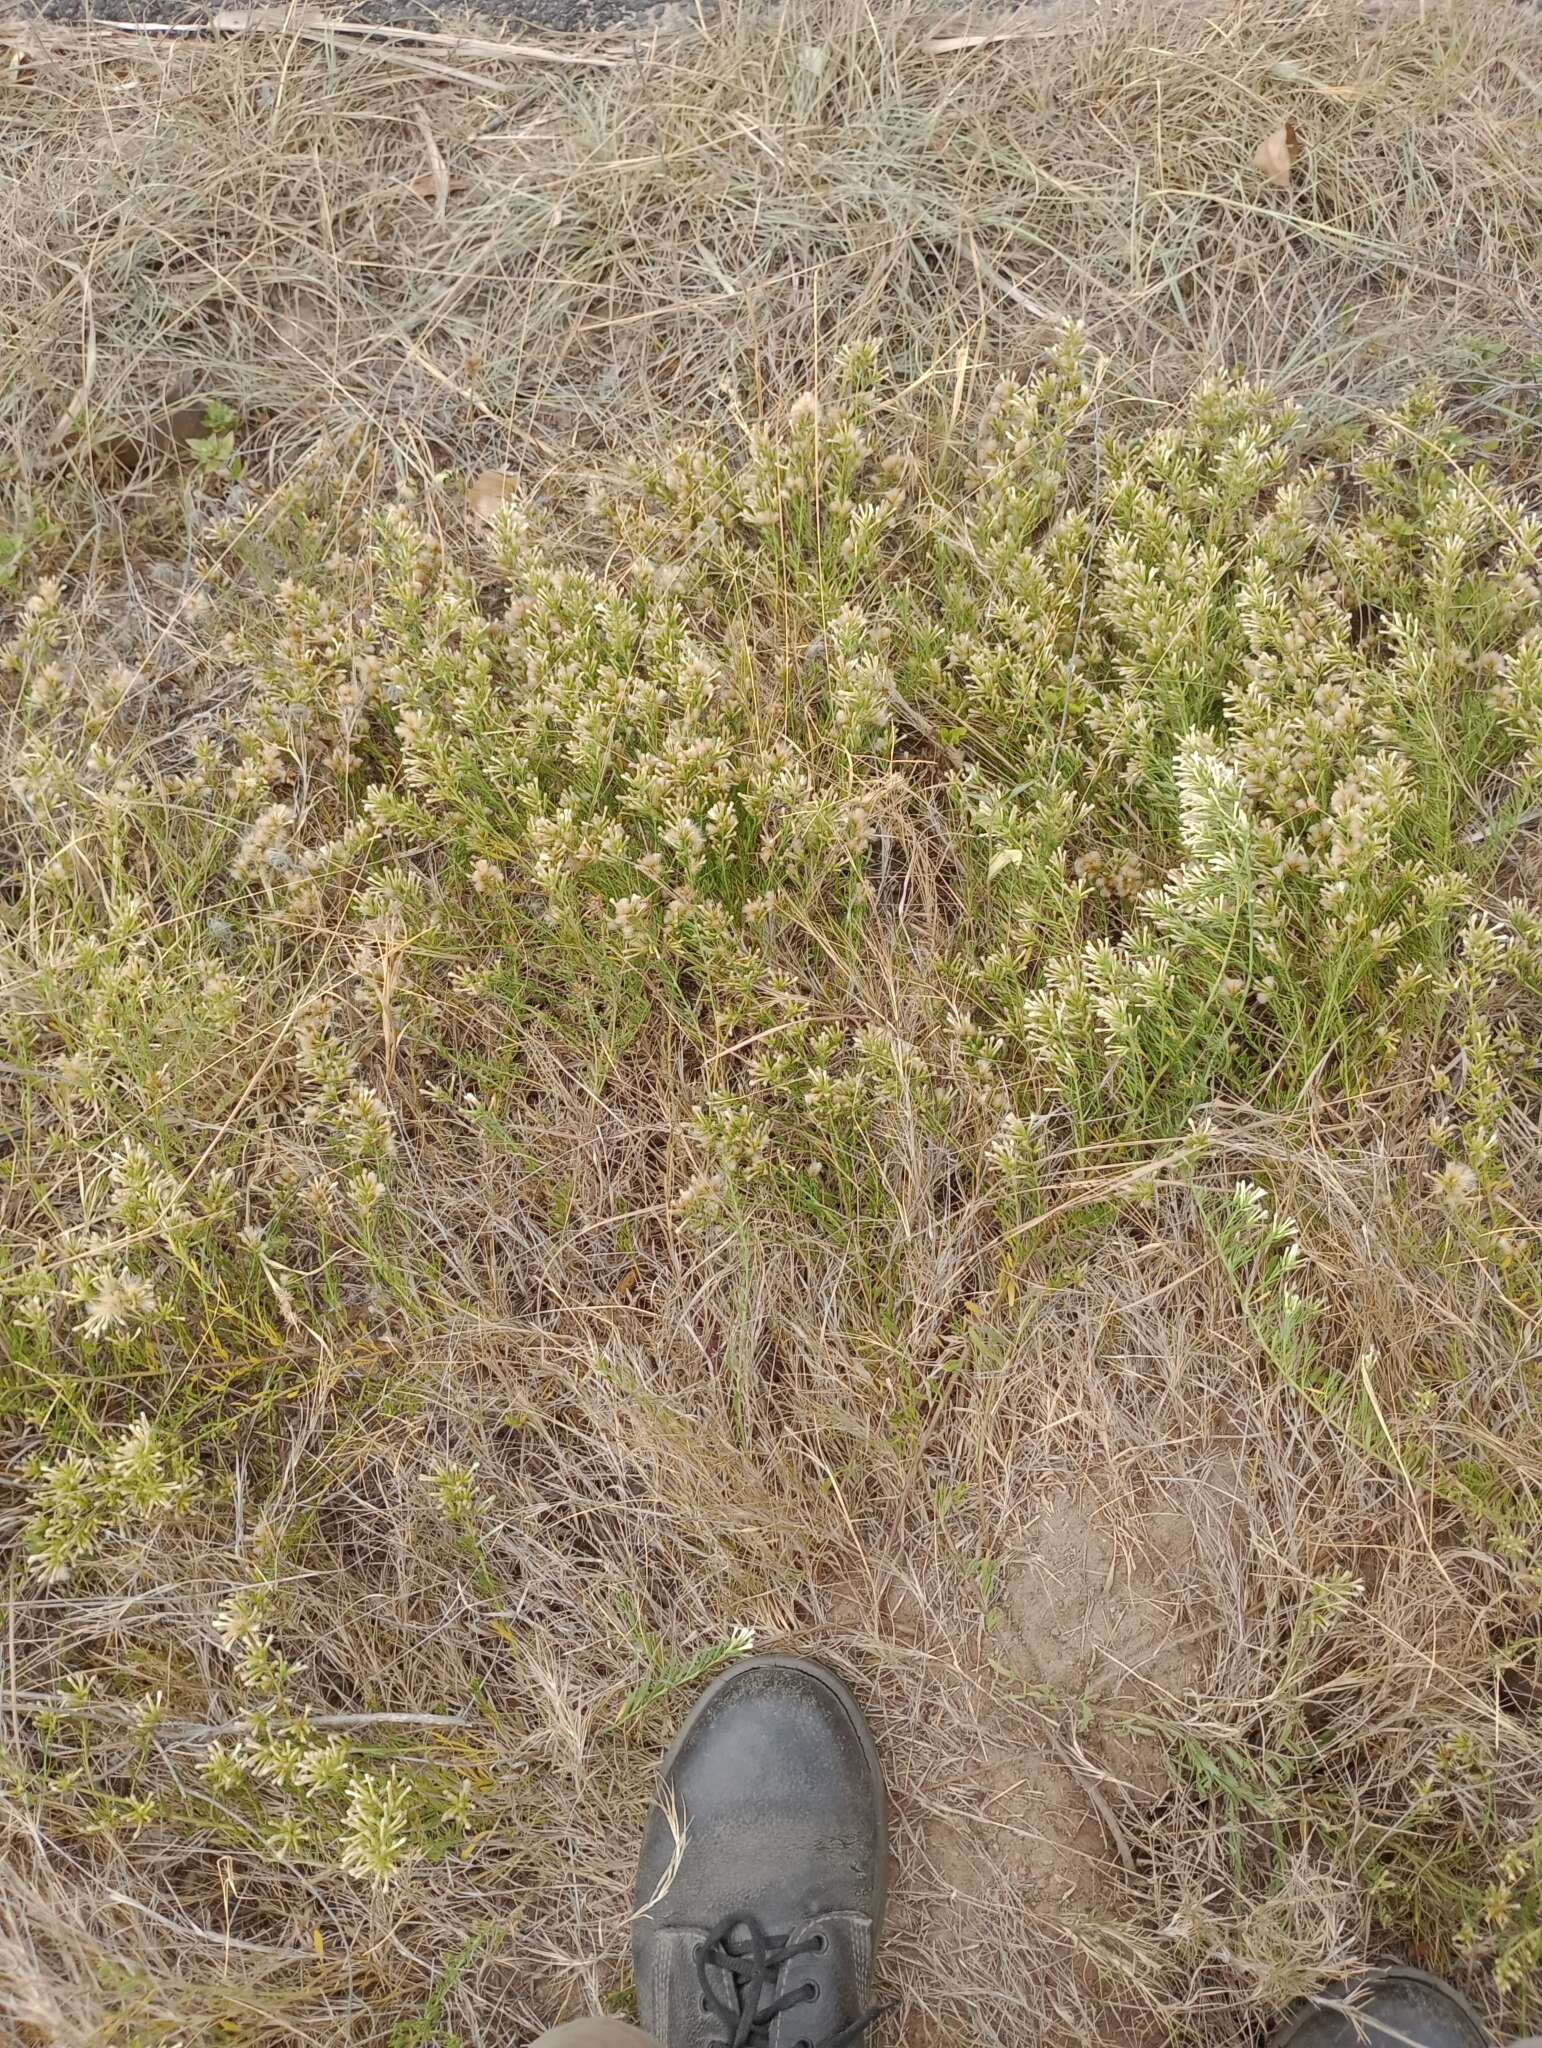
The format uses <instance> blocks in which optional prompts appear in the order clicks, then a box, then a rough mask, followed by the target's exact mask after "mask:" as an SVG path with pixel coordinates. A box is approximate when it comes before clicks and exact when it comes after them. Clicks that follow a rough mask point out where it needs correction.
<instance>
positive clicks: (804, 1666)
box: [658, 1657, 889, 1948]
mask: <svg viewBox="0 0 1542 2048" xmlns="http://www.w3.org/2000/svg"><path fill="white" fill-rule="evenodd" d="M747 1671H797V1672H800V1673H801V1674H802V1675H803V1677H805V1678H812V1679H816V1680H817V1681H818V1683H819V1684H820V1685H822V1686H823V1687H824V1688H825V1690H826V1691H827V1692H831V1693H833V1694H834V1695H835V1697H836V1699H837V1700H838V1701H839V1702H840V1706H841V1710H842V1712H843V1713H844V1714H845V1716H846V1718H847V1720H848V1721H849V1722H850V1723H851V1725H852V1727H853V1728H854V1729H855V1730H856V1733H857V1740H858V1741H859V1742H860V1743H861V1745H862V1754H863V1756H864V1757H865V1758H866V1759H867V1772H868V1782H869V1784H870V1785H871V1787H872V1791H873V1797H874V1800H875V1802H876V1805H877V1810H878V1834H879V1838H880V1840H881V1841H882V1843H883V1862H882V1865H881V1866H880V1868H879V1872H878V1897H877V1901H876V1903H875V1905H874V1909H873V1946H874V1948H876V1947H877V1946H878V1937H879V1935H880V1934H881V1933H882V1931H883V1915H884V1908H885V1906H886V1905H887V1904H888V1899H889V1794H888V1789H887V1787H886V1786H885V1784H884V1781H883V1765H882V1764H881V1763H880V1762H879V1760H878V1748H877V1745H876V1744H875V1743H874V1741H873V1731H872V1730H871V1729H870V1728H869V1727H868V1725H867V1716H866V1715H865V1714H864V1713H863V1711H862V1709H861V1708H860V1707H859V1706H858V1705H857V1702H856V1700H855V1698H854V1697H853V1696H852V1692H851V1689H850V1687H849V1686H847V1685H846V1684H845V1683H844V1681H843V1680H841V1679H839V1678H837V1677H836V1675H835V1673H834V1672H833V1671H832V1670H831V1669H830V1668H829V1666H828V1665H827V1664H816V1663H815V1662H814V1660H813V1658H812V1657H741V1658H740V1659H739V1661H738V1663H737V1664H734V1665H733V1666H731V1667H730V1669H729V1670H727V1671H725V1672H723V1673H722V1675H721V1676H720V1677H718V1678H714V1679H713V1681H712V1683H711V1684H710V1685H709V1686H708V1687H707V1689H706V1691H705V1692H704V1693H703V1694H702V1696H701V1698H700V1699H699V1700H697V1702H696V1704H695V1705H694V1706H693V1707H692V1708H691V1711H690V1712H689V1713H688V1714H687V1715H686V1717H685V1719H684V1720H683V1721H682V1722H681V1723H680V1728H679V1732H678V1733H677V1734H676V1736H675V1739H674V1741H673V1742H672V1743H671V1744H670V1745H669V1748H668V1749H667V1750H666V1751H665V1753H664V1760H663V1762H662V1763H661V1764H660V1765H659V1769H658V1776H659V1780H660V1782H661V1783H662V1782H663V1781H664V1780H665V1779H667V1778H668V1776H669V1774H670V1772H671V1771H672V1770H673V1769H674V1767H675V1763H676V1761H677V1759H678V1758H679V1755H680V1752H681V1750H682V1749H684V1747H685V1745H686V1743H687V1742H688V1741H689V1739H690V1736H691V1733H692V1731H693V1730H694V1728H695V1726H696V1724H697V1722H698V1721H699V1720H700V1719H701V1717H702V1715H703V1714H704V1713H705V1712H706V1709H707V1707H708V1705H709V1704H710V1703H711V1701H712V1700H714V1699H715V1698H716V1697H717V1695H718V1694H719V1693H720V1692H722V1691H723V1690H724V1688H725V1687H726V1686H730V1685H732V1684H734V1682H735V1681H736V1680H737V1679H740V1678H742V1677H743V1676H744V1674H745V1673H746V1672H747Z"/></svg>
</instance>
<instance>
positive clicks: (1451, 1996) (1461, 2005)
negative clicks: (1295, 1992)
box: [1265, 1963, 1525, 2048]
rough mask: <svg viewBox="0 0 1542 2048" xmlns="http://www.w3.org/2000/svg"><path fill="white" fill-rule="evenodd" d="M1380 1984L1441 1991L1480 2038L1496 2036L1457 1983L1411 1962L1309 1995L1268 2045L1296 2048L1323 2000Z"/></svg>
mask: <svg viewBox="0 0 1542 2048" xmlns="http://www.w3.org/2000/svg"><path fill="white" fill-rule="evenodd" d="M1378 1984H1418V1985H1421V1986H1422V1987H1423V1988H1424V1989H1425V1990H1426V1991H1434V1992H1438V1993H1439V1995H1440V1996H1441V1997H1442V1998H1444V1999H1445V2001H1446V2003H1447V2004H1448V2005H1450V2006H1452V2007H1453V2008H1454V2009H1455V2010H1456V2011H1457V2012H1459V2013H1460V2014H1461V2015H1462V2017H1463V2018H1464V2019H1466V2020H1468V2021H1470V2022H1471V2024H1472V2026H1473V2027H1474V2028H1475V2030H1476V2031H1477V2034H1478V2037H1479V2039H1480V2040H1484V2041H1487V2042H1489V2043H1491V2044H1492V2042H1493V2039H1494V2037H1493V2035H1492V2034H1491V2033H1490V2032H1489V2030H1488V2027H1487V2025H1486V2024H1485V2023H1484V2021H1483V2020H1482V2019H1481V2018H1480V2017H1479V2016H1478V2014H1477V2012H1476V2011H1475V2010H1474V2008H1473V2007H1472V2006H1471V2005H1469V2004H1468V2002H1467V2000H1466V1999H1465V1998H1463V1996H1462V1994H1461V1992H1460V1991H1458V1990H1457V1988H1456V1986H1455V1985H1454V1984H1448V1983H1447V1982H1446V1981H1445V1979H1444V1978H1443V1977H1432V1976H1431V1975H1430V1973H1429V1971H1428V1970H1416V1969H1414V1968H1413V1966H1412V1965H1411V1964H1408V1963H1389V1964H1387V1965H1386V1966H1385V1967H1384V1968H1382V1969H1377V1970H1367V1971H1366V1972H1365V1974H1364V1975H1363V1976H1360V1977H1356V1978H1354V1979H1353V1980H1352V1981H1349V1982H1340V1983H1337V1984H1330V1985H1329V1986H1328V1988H1327V1989H1326V1990H1325V1991H1321V1992H1319V1993H1318V1994H1317V1996H1316V1997H1315V1998H1310V1997H1309V1998H1307V1999H1306V2000H1304V2001H1303V2003H1302V2006H1301V2008H1300V2010H1299V2011H1297V2012H1293V2013H1292V2014H1290V2016H1289V2017H1288V2018H1287V2019H1285V2020H1284V2021H1283V2022H1282V2023H1281V2024H1280V2025H1279V2026H1278V2027H1276V2029H1275V2030H1274V2032H1273V2033H1272V2034H1271V2035H1270V2036H1269V2037H1268V2041H1267V2043H1266V2044H1265V2048H1292V2043H1293V2042H1295V2040H1296V2039H1297V2038H1298V2036H1299V2035H1300V2034H1301V2033H1302V2032H1303V2031H1304V2030H1305V2029H1306V2028H1307V2027H1309V2026H1311V2025H1312V2023H1313V2021H1314V2020H1316V2019H1317V2018H1318V2017H1319V2016H1320V2011H1321V2002H1322V2001H1323V2000H1325V1999H1331V2000H1332V2001H1333V2002H1334V2003H1335V2004H1347V2003H1349V2002H1350V2001H1351V2000H1352V1999H1353V1997H1354V1995H1355V1993H1356V1992H1363V1991H1367V1990H1372V1991H1373V1990H1374V1989H1375V1988H1376V1986H1377V1985H1378ZM1364 2031H1365V2038H1366V2041H1367V2043H1368V2044H1369V2043H1371V2042H1373V2040H1374V2039H1375V2038H1377V2035H1376V2034H1373V2030H1372V2028H1371V2026H1369V2025H1367V2027H1366V2028H1365V2030H1364ZM1380 2038H1381V2039H1383V2040H1385V2041H1387V2042H1388V2048H1403V2041H1402V2037H1401V2036H1400V2035H1398V2036H1388V2035H1387V2034H1386V2033H1385V2032H1384V2031H1382V2032H1381V2033H1380ZM1515 2048H1525V2043H1524V2042H1518V2043H1516V2044H1515Z"/></svg>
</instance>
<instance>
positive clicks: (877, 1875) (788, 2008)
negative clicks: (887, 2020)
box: [632, 1657, 889, 2048]
mask: <svg viewBox="0 0 1542 2048" xmlns="http://www.w3.org/2000/svg"><path fill="white" fill-rule="evenodd" d="M682 1837H683V1839H682ZM888 1874H889V1848H888V1836H887V1823H886V1812H885V1800H884V1790H883V1777H882V1773H881V1771H880V1769H879V1764H878V1753H877V1751H876V1750H875V1749H874V1748H873V1739H872V1737H871V1735H869V1733H868V1731H867V1725H866V1723H865V1722H864V1721H863V1719H862V1714H861V1710H860V1709H859V1708H858V1706H857V1703H856V1701H855V1700H854V1699H853V1698H852V1697H851V1694H850V1693H849V1692H847V1690H846V1688H845V1686H844V1685H842V1684H841V1682H840V1680H839V1679H838V1678H836V1677H834V1676H833V1675H832V1674H831V1673H830V1672H828V1671H826V1670H824V1669H823V1668H822V1667H821V1666H819V1665H818V1664H809V1663H805V1662H804V1661H803V1660H802V1659H801V1658H797V1657H752V1658H749V1659H747V1660H746V1662H744V1663H742V1664H737V1665H735V1666H734V1668H733V1670H732V1671H730V1672H728V1673H727V1674H726V1675H725V1676H724V1677H722V1678H720V1679H718V1680H717V1681H716V1682H715V1683H714V1684H712V1685H710V1686H709V1687H708V1688H707V1690H706V1692H705V1693H703V1695H702V1697H701V1698H700V1699H699V1700H698V1701H697V1703H696V1705H695V1706H694V1707H693V1708H692V1709H691V1712H690V1713H689V1714H688V1715H687V1717H686V1721H685V1726H684V1727H683V1728H682V1729H681V1730H680V1733H679V1735H678V1736H677V1737H676V1740H675V1744H674V1747H673V1748H672V1749H671V1750H670V1752H669V1754H668V1756H667V1757H665V1759H664V1762H663V1765H662V1767H661V1770H660V1773H659V1794H658V1798H657V1800H656V1801H655V1804H654V1807H653V1810H652V1812H651V1813H650V1814H649V1816H648V1826H647V1831H646V1833H645V1834H644V1836H643V1846H642V1856H641V1859H640V1861H639V1864H638V1870H637V1897H636V1905H637V1918H636V1920H635V1921H634V1923H633V1930H632V1963H633V1968H634V1970H635V1972H636V1977H637V2005H638V2013H639V2017H640V2018H641V2021H642V2024H643V2026H644V2027H645V2028H646V2029H647V2030H648V2032H649V2033H650V2034H656V2035H657V2036H658V2038H659V2039H660V2041H662V2042H664V2043H665V2044H666V2048H719V2044H726V2048H851V2044H855V2043H857V2042H858V2041H860V2040H861V2039H862V2037H863V2035H864V2034H865V2032H866V2030H867V2029H868V2028H869V2027H870V2026H871V2025H872V2023H873V2021H874V2020H875V2019H876V2018H877V2017H878V2014H877V2011H876V2010H875V2008H874V2007H873V2005H872V2000H871V1983H872V1962H873V1950H874V1948H875V1947H876V1946H877V1942H878V1935H879V1930H880V1927H881V1924H882V1921H883V1905H884V1894H885V1891H886V1890H887V1887H888Z"/></svg>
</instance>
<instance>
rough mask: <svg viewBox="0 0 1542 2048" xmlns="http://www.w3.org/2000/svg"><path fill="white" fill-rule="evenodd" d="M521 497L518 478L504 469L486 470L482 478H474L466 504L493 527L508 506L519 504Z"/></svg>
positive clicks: (467, 494)
mask: <svg viewBox="0 0 1542 2048" xmlns="http://www.w3.org/2000/svg"><path fill="white" fill-rule="evenodd" d="M519 495H520V492H519V479H518V477H512V476H510V475H509V473H508V471H507V470H503V469H484V470H483V471H482V473H481V475H480V476H476V477H473V478H472V481H471V488H470V490H468V491H467V493H466V503H467V504H468V505H469V506H470V507H471V509H472V511H473V512H474V513H475V514H476V516H477V518H478V519H485V520H486V522H487V524H488V525H489V526H492V525H493V524H494V523H495V522H496V520H497V518H498V514H499V513H500V512H501V511H502V510H503V509H504V507H505V506H506V505H517V504H518V503H519Z"/></svg>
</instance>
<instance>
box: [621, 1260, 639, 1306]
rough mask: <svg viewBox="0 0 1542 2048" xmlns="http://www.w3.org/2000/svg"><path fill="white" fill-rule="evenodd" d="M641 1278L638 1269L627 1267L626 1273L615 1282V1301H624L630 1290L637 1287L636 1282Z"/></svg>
mask: <svg viewBox="0 0 1542 2048" xmlns="http://www.w3.org/2000/svg"><path fill="white" fill-rule="evenodd" d="M641 1278H642V1272H641V1269H640V1268H639V1267H637V1266H628V1267H627V1269H626V1271H625V1272H624V1273H623V1274H622V1275H621V1278H620V1279H619V1280H618V1281H617V1282H616V1299H617V1301H625V1300H626V1298H627V1296H628V1295H629V1294H630V1293H631V1292H632V1289H633V1288H634V1287H635V1286H636V1285H637V1283H638V1281H639V1280H641Z"/></svg>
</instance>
